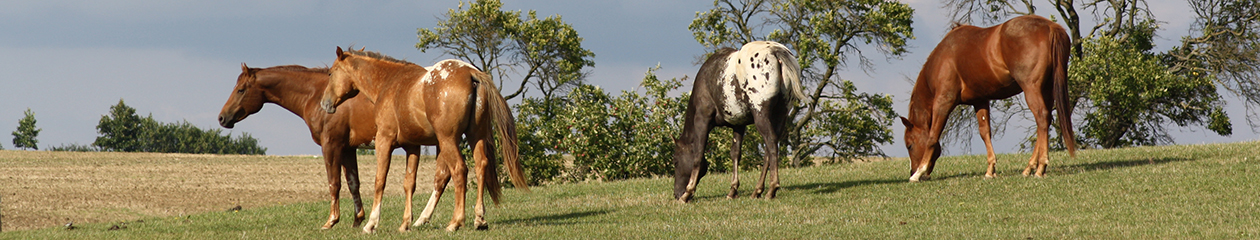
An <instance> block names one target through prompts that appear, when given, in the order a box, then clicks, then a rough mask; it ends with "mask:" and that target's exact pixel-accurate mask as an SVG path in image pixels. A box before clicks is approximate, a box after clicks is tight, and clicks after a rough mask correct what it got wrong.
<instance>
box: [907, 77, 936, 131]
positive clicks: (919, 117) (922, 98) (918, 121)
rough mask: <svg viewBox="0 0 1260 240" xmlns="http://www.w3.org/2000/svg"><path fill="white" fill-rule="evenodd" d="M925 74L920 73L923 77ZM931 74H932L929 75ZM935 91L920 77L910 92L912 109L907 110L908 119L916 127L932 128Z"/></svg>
mask: <svg viewBox="0 0 1260 240" xmlns="http://www.w3.org/2000/svg"><path fill="white" fill-rule="evenodd" d="M923 74H924V73H920V75H923ZM929 74H930V73H929ZM934 93H935V89H933V88H932V84H930V83H928V82H927V80H926V78H924V77H920V78H919V80H918V81H916V82H915V84H914V90H912V91H911V92H910V108H909V109H908V110H907V114H906V115H909V116H907V119H910V123H913V124H914V125H915V126H923V127H928V128H931V126H932V115H933V114H934V113H935V112H934V111H933V110H932V105H935V98H936V96H935V94H934Z"/></svg>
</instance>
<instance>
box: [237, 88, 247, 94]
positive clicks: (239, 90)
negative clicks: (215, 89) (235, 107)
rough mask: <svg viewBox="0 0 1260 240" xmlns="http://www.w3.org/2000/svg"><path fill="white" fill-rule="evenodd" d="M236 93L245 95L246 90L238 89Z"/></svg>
mask: <svg viewBox="0 0 1260 240" xmlns="http://www.w3.org/2000/svg"><path fill="white" fill-rule="evenodd" d="M236 93H245V89H244V88H242V89H237V90H236Z"/></svg>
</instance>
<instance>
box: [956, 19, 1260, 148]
mask: <svg viewBox="0 0 1260 240" xmlns="http://www.w3.org/2000/svg"><path fill="white" fill-rule="evenodd" d="M945 3H946V4H947V5H948V6H950V7H951V9H952V10H953V11H954V12H953V15H952V16H954V20H955V21H958V22H963V23H968V22H971V21H972V20H973V18H979V19H980V20H982V21H983V22H985V23H995V22H997V21H999V20H1001V19H1005V18H1007V17H1008V16H1009V15H1012V14H1032V13H1035V8H1034V7H1033V6H1032V4H1031V3H1030V2H1027V1H1024V0H1021V1H1013V0H984V1H980V0H947V1H945ZM1051 3H1052V4H1054V7H1055V10H1056V11H1057V12H1058V14H1059V16H1058V17H1059V18H1061V19H1062V20H1063V21H1064V23H1065V24H1066V25H1067V27H1068V32H1069V34H1070V35H1071V36H1072V42H1073V52H1072V59H1071V62H1072V63H1071V64H1072V66H1071V67H1069V69H1068V70H1069V81H1070V88H1071V96H1072V100H1071V101H1070V104H1069V105H1071V106H1072V108H1071V109H1072V110H1073V111H1074V113H1075V114H1076V115H1084V116H1085V117H1084V122H1085V123H1084V124H1079V125H1077V126H1081V128H1082V129H1081V130H1082V132H1084V133H1085V134H1083V135H1078V136H1077V137H1078V138H1083V139H1078V142H1083V143H1086V144H1084V145H1083V146H1088V145H1093V146H1097V147H1104V148H1113V147H1125V146H1133V145H1152V144H1162V143H1172V142H1173V139H1172V138H1171V137H1170V136H1168V135H1167V133H1166V130H1165V127H1164V125H1166V124H1167V123H1175V124H1177V125H1178V126H1182V127H1186V126H1190V125H1198V126H1203V127H1206V128H1207V129H1209V130H1212V131H1213V132H1216V133H1217V134H1220V135H1229V134H1231V133H1232V126H1231V125H1230V122H1229V118H1228V115H1226V114H1225V113H1224V110H1223V106H1224V104H1225V102H1224V101H1223V100H1221V98H1220V96H1219V95H1218V94H1217V93H1216V88H1217V86H1220V87H1224V88H1225V89H1226V90H1228V91H1229V92H1231V93H1233V94H1235V95H1237V96H1239V97H1241V98H1243V100H1244V104H1245V105H1246V106H1247V108H1248V118H1247V119H1248V121H1249V122H1252V123H1253V124H1252V126H1253V130H1254V128H1255V126H1256V124H1255V123H1254V122H1253V119H1256V118H1257V115H1256V114H1255V111H1254V107H1255V106H1260V82H1257V81H1260V78H1257V77H1260V56H1257V55H1258V54H1260V50H1256V49H1257V48H1258V47H1260V35H1257V32H1260V23H1257V21H1256V20H1260V19H1258V18H1257V16H1260V13H1258V12H1260V6H1257V3H1256V1H1254V0H1244V1H1216V0H1192V1H1190V2H1189V3H1190V6H1191V7H1192V8H1193V9H1194V11H1195V13H1196V14H1198V16H1197V18H1196V20H1195V23H1194V25H1193V27H1192V29H1191V35H1190V36H1187V37H1183V38H1182V45H1181V46H1177V47H1174V48H1173V49H1172V50H1169V51H1167V52H1163V53H1155V52H1151V49H1153V48H1154V44H1153V41H1152V39H1153V38H1154V36H1155V30H1157V28H1158V25H1157V24H1156V23H1158V21H1157V20H1156V18H1155V16H1154V15H1153V14H1152V11H1150V9H1149V8H1150V7H1149V5H1147V4H1146V1H1144V0H1085V1H1082V2H1074V1H1073V0H1054V1H1051ZM972 6H990V7H972ZM1078 7H1079V8H1082V9H1083V10H1085V11H1079V12H1087V13H1092V14H1093V18H1094V19H1097V20H1098V21H1097V24H1095V25H1094V26H1091V27H1089V28H1088V29H1086V28H1083V27H1082V26H1080V23H1081V21H1080V16H1079V15H1078V11H1077V8H1078ZM1022 9H1027V11H1026V12H1022V11H1016V10H1022ZM975 16H982V17H975ZM1086 30H1088V31H1086ZM1083 33H1084V34H1083ZM1087 45H1088V46H1087ZM1078 62H1079V63H1078ZM1100 69H1106V71H1103V70H1100ZM1006 101H1012V100H1010V99H1008V100H1006ZM1004 105H1007V106H1013V108H1011V109H1009V110H1011V111H1023V110H1024V107H1023V106H1022V105H1018V104H1014V105H1012V104H1009V103H1007V104H1004ZM1078 106H1079V107H1078ZM996 111H999V110H997V109H995V112H996ZM1007 114H1011V113H1007ZM1020 114H1023V113H1020ZM966 116H967V115H966V114H960V115H959V116H958V117H951V119H950V121H951V123H955V122H957V123H958V124H950V126H951V129H955V128H956V129H964V128H974V123H969V122H972V121H973V120H971V119H966V118H967V117H966ZM1007 116H1008V117H1007V119H1009V115H1007ZM998 119H1001V118H998ZM999 121H1000V120H999ZM999 124H1000V123H999ZM957 132H965V131H957Z"/></svg>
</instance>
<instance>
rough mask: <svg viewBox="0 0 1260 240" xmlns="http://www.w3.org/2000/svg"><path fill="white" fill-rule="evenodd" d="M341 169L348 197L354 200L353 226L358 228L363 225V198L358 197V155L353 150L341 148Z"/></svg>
mask: <svg viewBox="0 0 1260 240" xmlns="http://www.w3.org/2000/svg"><path fill="white" fill-rule="evenodd" d="M341 168H342V170H343V171H344V172H345V175H346V187H347V188H349V190H350V196H351V197H352V198H354V225H353V227H356V228H357V227H359V225H360V224H363V217H364V214H363V198H362V197H360V196H359V195H360V194H359V155H358V154H355V148H352V147H351V148H346V147H343V148H342V150H341Z"/></svg>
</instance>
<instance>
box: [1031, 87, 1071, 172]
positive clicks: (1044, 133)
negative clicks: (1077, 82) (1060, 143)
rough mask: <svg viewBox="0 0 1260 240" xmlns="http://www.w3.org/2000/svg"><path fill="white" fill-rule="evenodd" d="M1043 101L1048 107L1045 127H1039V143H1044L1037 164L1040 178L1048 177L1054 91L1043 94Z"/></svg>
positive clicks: (1045, 111)
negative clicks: (1051, 109) (1051, 108)
mask: <svg viewBox="0 0 1260 240" xmlns="http://www.w3.org/2000/svg"><path fill="white" fill-rule="evenodd" d="M1047 79H1049V78H1047ZM1042 99H1044V100H1043V101H1042V102H1043V103H1045V106H1046V107H1045V108H1043V109H1045V110H1044V111H1043V112H1042V114H1043V115H1044V116H1045V117H1044V118H1042V119H1043V120H1042V121H1045V125H1044V126H1045V127H1041V126H1040V124H1038V125H1039V126H1038V127H1037V141H1039V142H1040V143H1042V144H1041V158H1040V160H1041V161H1040V162H1039V163H1038V164H1037V176H1038V177H1044V176H1046V166H1047V165H1049V164H1050V124H1051V123H1053V122H1054V115H1051V114H1050V106H1054V93H1053V91H1050V90H1047V91H1045V92H1044V93H1043V94H1042ZM1065 101H1066V100H1065ZM1062 137H1067V136H1062Z"/></svg>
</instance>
